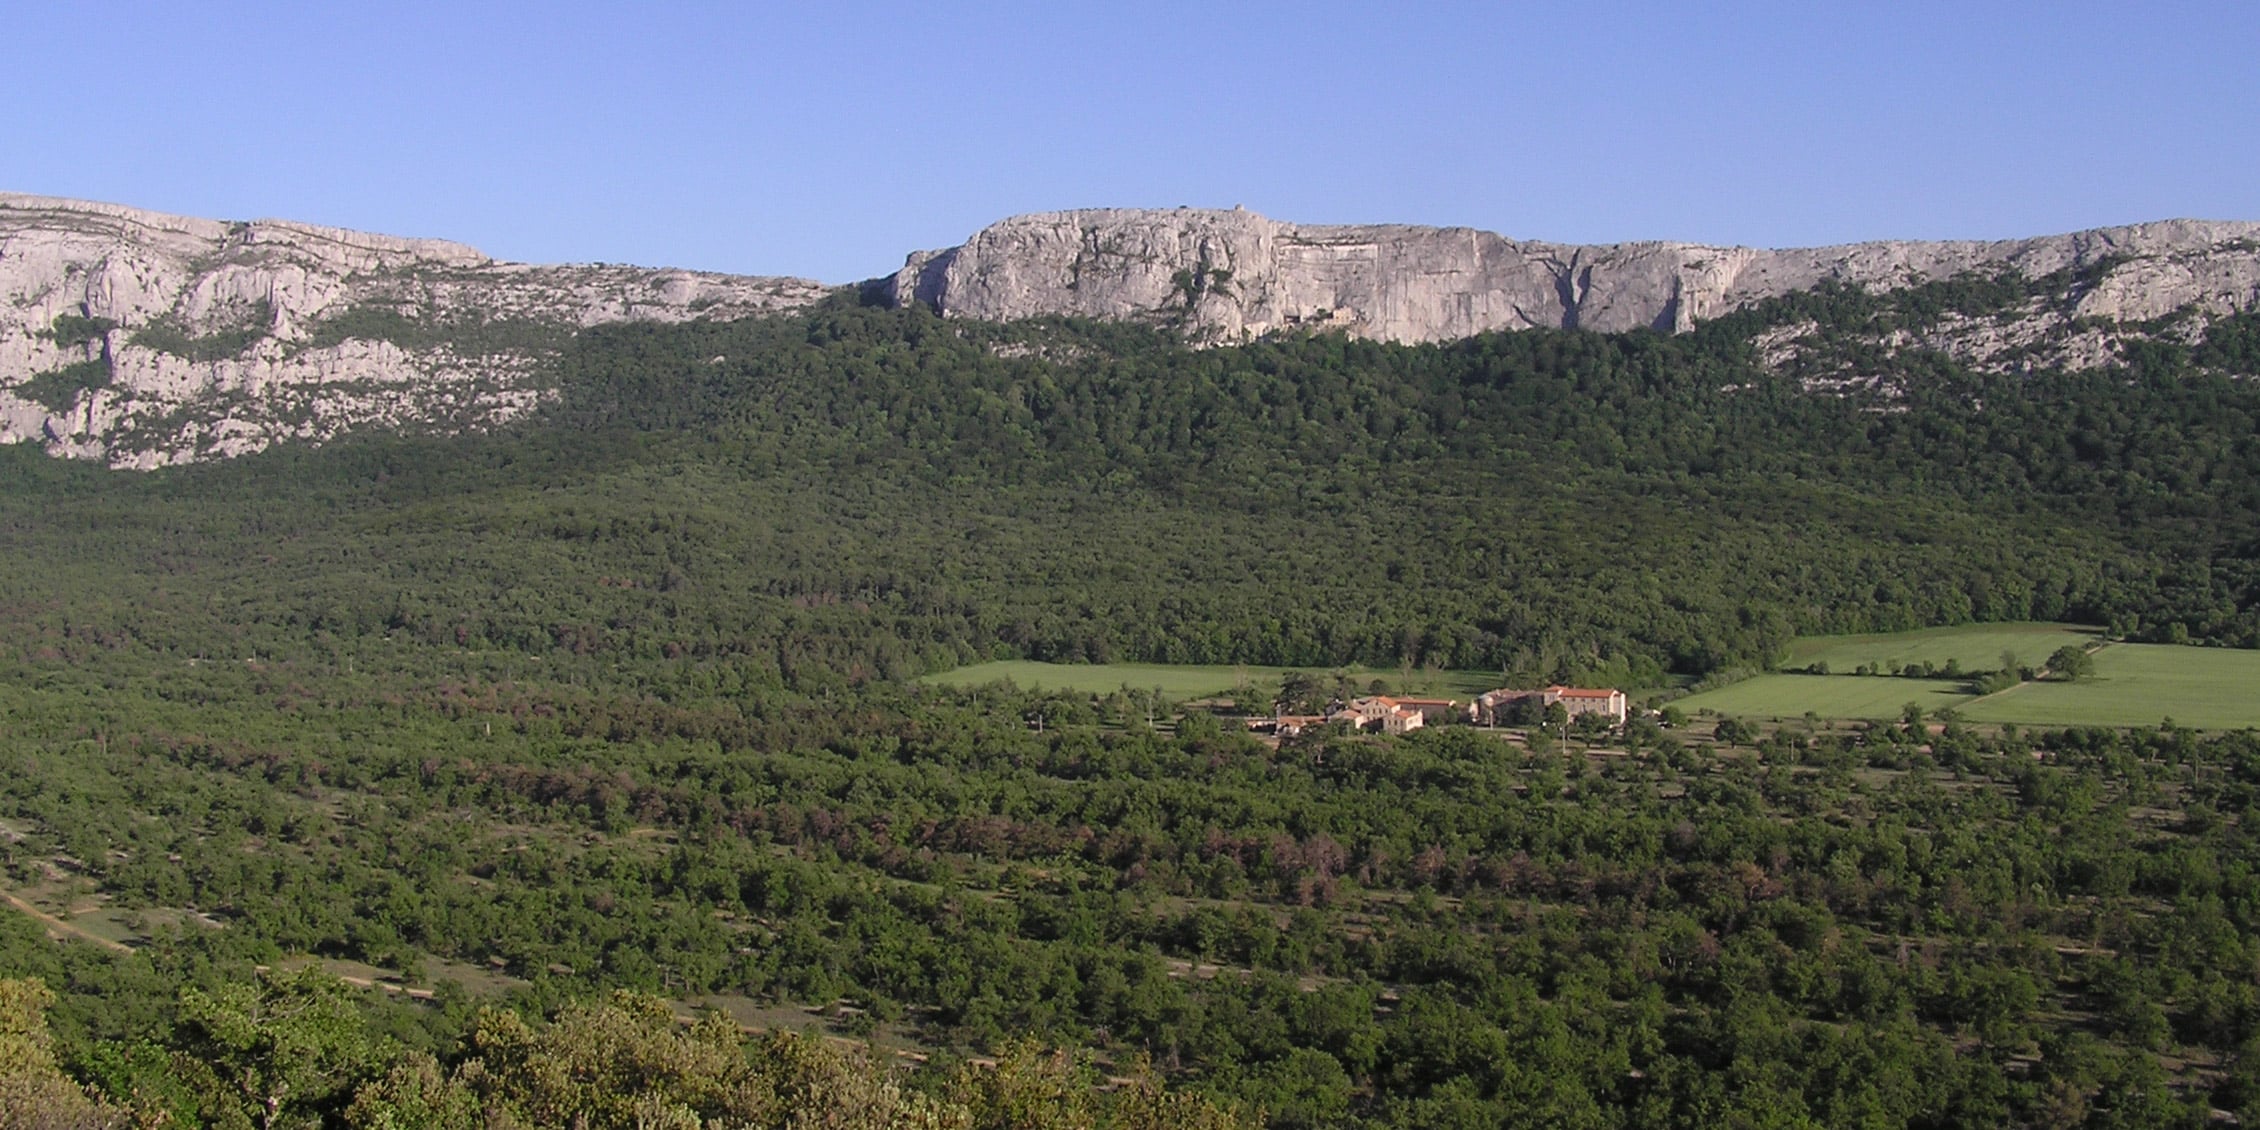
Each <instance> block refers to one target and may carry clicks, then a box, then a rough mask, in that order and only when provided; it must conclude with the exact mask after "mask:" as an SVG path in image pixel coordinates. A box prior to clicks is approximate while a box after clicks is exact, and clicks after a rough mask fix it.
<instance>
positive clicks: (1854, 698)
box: [1672, 664, 1972, 718]
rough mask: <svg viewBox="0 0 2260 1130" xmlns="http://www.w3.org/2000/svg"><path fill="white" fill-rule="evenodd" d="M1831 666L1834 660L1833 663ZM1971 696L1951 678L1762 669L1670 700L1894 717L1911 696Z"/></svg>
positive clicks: (1729, 709) (1790, 713)
mask: <svg viewBox="0 0 2260 1130" xmlns="http://www.w3.org/2000/svg"><path fill="white" fill-rule="evenodd" d="M1832 666H1833V664H1832ZM1971 701H1972V699H1971V697H1970V696H1969V695H1967V694H1964V693H1962V683H1961V682H1959V681H1957V680H1953V679H1894V678H1889V677H1884V676H1878V677H1865V676H1854V675H1760V676H1758V677H1757V678H1754V679H1744V680H1742V681H1741V682H1739V683H1731V684H1728V685H1727V686H1723V687H1720V688H1719V689H1717V690H1715V691H1705V692H1703V693H1702V694H1699V695H1693V696H1690V697H1688V698H1683V699H1680V700H1679V701H1678V702H1675V703H1673V704H1672V705H1674V706H1677V707H1679V708H1680V709H1681V710H1685V711H1687V712H1689V713H1694V712H1696V711H1700V710H1708V711H1710V712H1712V713H1714V714H1733V715H1737V716H1740V717H1757V718H1799V717H1803V716H1804V715H1805V713H1806V712H1808V711H1810V712H1812V713H1814V714H1818V715H1820V716H1821V717H1823V718H1897V717H1899V715H1900V713H1901V712H1902V711H1904V710H1905V709H1906V707H1907V704H1908V703H1910V702H1912V703H1914V704H1916V705H1917V706H1920V707H1922V708H1923V709H1924V710H1925V711H1935V710H1943V709H1945V708H1946V707H1949V706H1951V707H1955V708H1956V709H1960V708H1961V707H1963V706H1966V705H1968V704H1969V703H1970V702H1971Z"/></svg>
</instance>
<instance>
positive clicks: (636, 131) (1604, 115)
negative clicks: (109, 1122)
mask: <svg viewBox="0 0 2260 1130" xmlns="http://www.w3.org/2000/svg"><path fill="white" fill-rule="evenodd" d="M6 23H7V25H8V26H7V31H6V38H7V41H8V51H7V55H8V58H7V61H6V62H5V63H4V64H0V97H4V98H5V100H6V104H7V106H8V109H7V112H6V113H4V114H0V189H7V190H12V191H22V192H36V193H45V194H50V195H59V196H78V197H88V198H93V199H101V200H110V201H116V202H119V203H125V204H133V205H137V206H141V207H147V208H155V209H161V210H165V211H173V212H185V213H190V214H194V215H202V216H212V217H217V218H223V219H248V218H252V217H259V216H280V217H287V218H290V219H300V220H307V221H311V222H316V223H326V224H333V225H337V226H343V227H354V228H362V229H367V230H372V231H381V232H387V233H392V234H398V235H429V236H443V237H447V238H451V239H458V240H462V241H464V242H466V243H470V244H473V245H475V246H477V247H479V248H481V249H482V250H485V251H487V252H488V253H490V254H494V255H498V256H502V257H506V258H512V259H524V260H532V261H540V262H549V261H566V260H573V261H585V260H603V261H613V262H635V263H643V264H652V265H662V264H664V265H676V266H689V267H702V268H708V269H714V270H726V271H736V272H744V273H754V274H799V275H807V276H811V277H815V278H819V279H823V280H825V281H829V282H846V281H851V280H854V279H858V278H864V277H868V276H872V275H877V274H881V273H884V272H887V271H890V270H892V269H893V268H894V267H895V266H896V265H898V264H899V263H900V262H901V258H902V255H903V253H904V252H906V251H910V250H912V249H916V248H922V247H941V246H948V245H951V244H954V243H957V242H960V241H961V240H963V239H964V238H965V237H966V236H967V235H968V234H970V233H971V232H972V231H974V230H975V229H977V228H979V227H980V226H982V225H983V224H986V223H988V222H990V221H992V220H996V219H999V218H1002V217H1004V216H1007V215H1010V214H1013V213H1016V212H1026V211H1037V210H1045V209H1055V208H1072V207H1085V206H1103V205H1141V206H1165V207H1166V206H1173V205H1178V204H1193V205H1203V206H1213V207H1231V206H1232V205H1235V204H1245V205H1246V206H1247V207H1249V208H1251V209H1254V210H1256V211H1259V212H1263V213H1265V214H1268V215H1271V216H1275V217H1278V218H1281V219H1292V220H1301V221H1307V222H1384V221H1386V222H1401V223H1420V224H1467V225H1473V226H1477V227H1483V228H1489V229H1491V230H1494V231H1500V232H1504V233H1506V234H1508V235H1513V236H1519V237H1525V238H1545V239H1556V240H1569V241H1585V242H1598V241H1609V240H1619V239H1640V238H1669V239H1689V240H1699V241H1706V242H1720V243H1747V244H1755V245H1763V246H1789V245H1801V244H1812V243H1830V242H1843V241H1849V240H1857V239H1874V238H1894V237H1903V238H1947V237H1985V238H1999V237H2009V236H2018V235H2035V234H2041V233H2046V232H2056V231H2068V230H2072V229H2076V228H2083V227H2095V226H2100V225H2105V224H2114V223H2125V222H2131V221H2135V220H2144V219H2159V218H2165V217H2170V216H2199V217H2206V218H2216V219H2254V220H2260V3H2255V2H2253V0H2224V2H2216V3H2173V2H2170V0H2169V2H2161V0H2150V2H2144V3H2131V2H2119V3H2086V2H2073V0H2066V2H2060V3H2040V2H2034V3H2006V2H1999V3H1996V2H1988V0H1962V2H1959V3H1930V2H1927V0H1899V2H1886V0H1873V2H1859V3H1853V2H1832V0H1800V2H1794V3H1770V2H1756V0H1753V2H1745V3H1724V2H1721V3H1700V2H1695V0H1681V2H1677V3H1599V2H1589V3H1565V2H1561V0H1556V2H1553V3H1545V4H1523V3H1465V4H1460V3H1426V4H1424V3H1402V4H1391V5H1380V4H1372V5H1362V4H1336V3H1326V2H1320V0H1305V2H1301V3H1294V4H1278V3H1256V2H1248V3H1232V2H1228V0H1224V2H1216V3H1202V4H1189V3H1169V2H1160V0H1145V2H1141V3H1123V4H1082V3H1075V2H1073V0H1050V2H1046V3H1029V4H1018V3H987V4H963V3H950V2H947V0H929V2H926V3H919V4H897V3H889V2H881V0H866V2H863V3H853V4H842V3H832V4H825V3H777V4H764V3H739V4H726V3H674V4H670V3H664V2H653V3H641V4H629V3H618V4H587V3H573V2H571V0H559V2H553V3H513V4H480V3H476V2H470V0H466V2H462V3H425V2H423V0H390V2H386V3H367V2H362V3H352V4H333V3H324V2H321V0H300V2H296V3H272V4H265V3H225V2H211V3H206V2H186V3H184V2H181V0H172V2H169V3H162V4H102V3H91V4H79V3H67V2H62V0H46V2H31V0H26V2H22V3H17V4H11V5H9V11H8V16H7V20H6Z"/></svg>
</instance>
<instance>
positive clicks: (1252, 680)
mask: <svg viewBox="0 0 2260 1130" xmlns="http://www.w3.org/2000/svg"><path fill="white" fill-rule="evenodd" d="M1290 670H1301V671H1307V672H1309V673H1310V674H1313V675H1317V676H1320V677H1321V678H1323V677H1326V676H1328V675H1330V674H1332V671H1330V670H1323V669H1318V668H1308V667H1304V668H1288V667H1233V666H1216V667H1194V666H1175V665H1171V664H1165V663H1038V662H1035V661H1033V660H1025V659H1003V660H998V661H996V662H994V663H976V664H974V665H973V666H971V667H959V668H956V669H954V670H950V671H944V672H941V673H940V674H936V675H928V676H926V677H925V678H924V679H923V680H921V681H922V682H928V683H940V684H943V685H946V686H960V687H971V686H980V685H981V684H983V683H994V682H998V681H1000V680H1009V681H1011V682H1012V683H1013V685H1015V686H1019V687H1026V688H1031V689H1038V688H1040V689H1045V690H1067V691H1089V692H1092V693H1094V694H1106V693H1108V692H1110V691H1118V690H1121V689H1122V688H1124V687H1129V688H1131V689H1133V690H1141V691H1150V690H1153V689H1155V688H1157V687H1158V688H1160V690H1161V693H1162V694H1163V695H1164V696H1165V697H1168V698H1176V699H1186V698H1203V697H1206V696H1209V695H1222V694H1230V693H1232V692H1233V691H1234V690H1236V689H1237V688H1239V687H1240V686H1242V685H1243V684H1244V685H1246V686H1249V687H1252V688H1254V689H1255V690H1257V691H1258V692H1261V693H1263V694H1266V695H1269V694H1273V693H1276V692H1277V691H1278V690H1279V677H1280V676H1281V675H1284V674H1286V673H1287V672H1288V671H1290ZM1347 674H1348V675H1349V676H1350V679H1351V680H1352V681H1353V682H1355V683H1356V684H1357V685H1358V687H1359V689H1361V690H1362V689H1364V688H1365V687H1366V686H1367V685H1368V684H1370V683H1371V682H1372V681H1373V680H1375V679H1380V680H1381V681H1382V682H1384V683H1387V684H1388V685H1389V688H1390V689H1391V690H1392V691H1397V692H1400V693H1409V694H1427V693H1434V694H1439V695H1448V696H1451V697H1454V698H1472V697H1473V696H1475V695H1478V694H1481V693H1483V692H1484V691H1487V690H1492V689H1494V688H1496V687H1498V686H1499V674H1498V672H1496V671H1491V672H1484V671H1414V672H1413V673H1412V677H1411V679H1410V680H1407V679H1406V678H1404V676H1403V673H1402V672H1399V671H1394V670H1389V671H1381V670H1372V669H1368V668H1349V669H1347Z"/></svg>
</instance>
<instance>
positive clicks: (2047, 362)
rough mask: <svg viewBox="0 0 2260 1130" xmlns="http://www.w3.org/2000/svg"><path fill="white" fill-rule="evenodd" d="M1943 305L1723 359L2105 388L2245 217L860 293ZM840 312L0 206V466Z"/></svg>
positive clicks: (499, 380)
mask: <svg viewBox="0 0 2260 1130" xmlns="http://www.w3.org/2000/svg"><path fill="white" fill-rule="evenodd" d="M1947 282H1952V283H1957V284H1969V285H1964V286H1963V289H1962V292H1961V293H1964V296H1965V297H1966V298H1969V297H1973V296H1974V297H1975V298H1976V299H1982V302H1983V304H1984V306H1985V309H1984V310H1982V311H1974V310H1973V309H1972V308H1971V307H1969V305H1968V303H1967V302H1961V303H1960V304H1959V305H1949V306H1948V307H1942V308H1940V309H1938V310H1934V311H1913V312H1912V313H1913V315H1914V316H1911V317H1900V318H1898V319H1896V320H1894V321H1893V322H1892V323H1891V324H1890V325H1876V326H1868V327H1865V328H1864V329H1861V330H1859V331H1857V332H1849V333H1848V332H1845V331H1842V330H1841V329H1831V330H1829V331H1828V332H1825V333H1824V332H1823V327H1822V325H1821V324H1820V323H1819V322H1805V321H1793V322H1788V323H1782V324H1770V325H1768V326H1766V327H1763V329H1762V331H1760V332H1762V333H1763V337H1762V338H1761V337H1758V336H1756V335H1755V334H1754V335H1753V336H1752V337H1751V338H1750V340H1751V341H1752V342H1753V343H1754V344H1756V345H1757V346H1758V347H1759V348H1760V352H1761V355H1762V357H1763V359H1764V361H1765V364H1766V367H1767V368H1768V369H1769V371H1774V372H1781V373H1793V374H1796V375H1797V376H1798V378H1799V379H1800V380H1802V381H1804V382H1805V384H1806V385H1807V387H1808V390H1809V391H1819V392H1827V393H1840V392H1842V391H1844V390H1846V389H1866V390H1869V391H1873V390H1875V389H1878V388H1882V387H1884V386H1885V385H1887V384H1889V379H1888V374H1886V373H1884V372H1883V371H1882V370H1880V369H1878V368H1877V367H1876V366H1875V365H1873V364H1870V363H1869V362H1868V361H1866V360H1863V358H1873V357H1877V356H1886V355H1888V356H1897V355H1900V354H1903V353H1920V354H1926V355H1936V356H1942V357H1945V358H1948V359H1950V360H1952V361H1954V362H1956V363H1958V364H1963V365H1966V366H1970V367H1973V368H1976V369H1979V370H1984V371H1989V372H2022V371H2028V370H2036V369H2061V370H2067V371H2085V370H2095V369H2104V368H2109V367H2111V366H2114V365H2123V364H2127V363H2129V362H2130V361H2132V360H2134V359H2136V357H2137V355H2138V354H2141V353H2142V352H2143V351H2145V350H2149V349H2151V348H2153V347H2154V346H2163V347H2166V348H2186V347H2191V346H2194V345H2196V344H2198V343H2199V342H2201V341H2202V340H2204V339H2205V337H2206V334H2207V332H2208V327H2210V326H2211V325H2212V324H2213V323H2214V322H2215V321H2217V320H2219V319H2221V318H2224V317H2230V316H2233V315H2237V314H2240V313H2244V312H2249V311H2251V310H2253V309H2255V307H2256V306H2260V224H2250V223H2226V222H2202V221H2188V220H2177V221H2167V222H2162V223H2154V224H2141V225H2135V226H2132V227H2123V228H2110V229H2101V230H2097V231H2090V232H2081V233H2076V234H2072V235H2063V236H2047V237H2041V238H2035V239H2025V240H2014V241H2006V242H1998V243H1966V242H1965V243H1909V242H1881V243H1864V244H1855V245H1848V246H1844V247H1836V248H1820V249H1808V250H1797V251H1758V250H1752V249H1748V248H1718V247H1704V246H1700V245H1695V244H1682V243H1626V244H1616V245H1609V246H1598V247H1584V246H1574V245H1568V244H1555V243H1544V242H1534V241H1518V240H1513V239H1508V238H1505V237H1502V236H1498V235H1494V234H1491V233H1488V232H1480V231H1474V230H1471V229H1465V228H1421V227H1409V226H1390V225H1375V226H1331V227H1322V226H1304V225H1295V224H1288V223H1281V222H1277V221H1273V220H1269V219H1266V218H1264V217H1262V216H1258V215H1255V214H1253V213H1248V212H1244V211H1237V210H1235V211H1228V212H1227V211H1207V210H1196V209H1174V210H1143V211H1141V210H1123V209H1113V210H1090V211H1077V212H1056V213H1044V214H1039V215H1031V216H1021V217H1016V218H1013V219H1009V220H1006V221H1003V222H1001V223H998V224H996V225H993V226H991V227H989V228H986V229H984V230H983V231H981V232H979V233H977V234H976V235H975V236H974V237H973V238H972V239H971V240H969V241H968V242H967V243H966V244H964V245H963V246H961V247H956V248H951V249H948V250H944V251H938V252H920V253H917V254H914V255H911V256H910V257H909V259H908V261H907V264H906V266H905V267H904V268H903V269H902V270H901V271H899V272H897V273H896V274H894V275H892V276H888V277H884V278H880V279H876V280H873V281H871V282H869V283H866V284H864V286H863V287H862V288H861V292H860V293H861V295H862V297H863V300H864V301H867V302H871V303H876V304H883V305H894V306H906V305H919V306H924V307H926V308H929V309H931V310H934V311H937V312H939V313H941V314H942V315H943V316H944V317H946V318H951V319H967V320H980V321H1016V320H1021V319H1029V318H1040V317H1047V316H1060V315H1065V316H1074V317H1083V318H1092V319H1098V320H1103V321H1116V322H1129V323H1135V324H1140V325H1146V326H1152V327H1156V328H1160V329H1163V330H1166V331H1168V332H1170V333H1172V334H1175V335H1177V336H1180V337H1182V338H1184V339H1185V340H1187V341H1188V342H1190V343H1192V344H1196V345H1217V344H1226V343H1235V342H1242V341H1247V340H1251V339H1256V338H1262V337H1270V336H1282V335H1285V336H1295V335H1304V334H1312V333H1317V334H1331V333H1340V334H1344V335H1346V336H1349V337H1352V338H1371V339H1377V340H1384V341H1395V342H1407V343H1418V342H1432V341H1444V340H1453V339H1459V338H1465V337H1469V336H1472V335H1475V334H1479V333H1485V332H1491V331H1497V330H1519V329H1528V328H1549V329H1584V330H1598V331H1623V330H1632V329H1653V330H1658V331H1664V332H1684V331H1687V330H1689V329H1691V328H1693V327H1695V326H1697V325H1699V324H1703V323H1706V322H1711V321H1715V320H1717V319H1719V318H1722V317H1724V316H1726V315H1729V314H1731V313H1733V312H1735V311H1738V310H1743V309H1747V308H1749V307H1750V306H1752V305H1753V304H1756V303H1759V302H1763V301H1765V300H1768V299H1772V298H1778V297H1782V296H1785V295H1793V294H1799V293H1810V292H1813V291H1816V290H1826V289H1829V288H1838V289H1845V288H1850V289H1858V290H1865V291H1869V292H1886V291H1902V290H1908V289H1910V288H1920V287H1923V286H1926V285H1933V286H1934V285H1935V284H1940V283H1947ZM1972 285H1974V286H1976V289H1975V290H1972V289H1971V286H1972ZM2004 288H2005V289H2004ZM841 293H844V291H843V288H836V287H829V286H826V285H824V284H821V283H817V282H812V281H809V280H805V279H790V278H766V277H740V276H730V275H718V274H709V273H700V272H691V271H682V270H672V269H658V268H641V267H626V266H614V265H605V264H593V265H591V264H583V265H568V266H530V265H526V264H514V263H500V262H496V261H494V260H491V259H489V258H487V257H486V256H484V255H482V254H480V253H479V252H477V251H475V250H473V249H471V248H469V247H465V246H463V245H461V244H455V243H448V242H444V241H439V240H414V239H397V238H393V237H389V236H378V235H367V234H362V233H357V232H347V231H341V230H337V229H333V228H323V227H316V226H311V225H307V224H299V223H291V222H286V221H276V220H260V221H253V222H249V223H226V222H220V221H213V220H199V219H191V218H185V217H179V216H167V215H162V214H159V213H153V212H145V211H139V210H136V209H131V208H124V207H119V206H115V205H108V204H95V203H88V202H83V201H72V200H58V199H53V198H47V197H37V196H22V195H14V194H0V299H5V301H4V302H0V442H17V443H20V442H32V443H37V444H39V445H40V446H41V447H42V448H43V449H44V450H46V451H47V452H49V453H50V454H54V455H60V456H66V457H72V458H80V459H93V460H98V461H101V462H104V463H107V464H109V465H111V466H115V467H122V468H135V469H148V468H152V467H157V466H163V465H168V464H174V463H181V462H192V461H199V460H206V459H213V458H224V457H228V456H234V455H240V454H244V453H246V452H251V451H257V450H262V449H264V448H267V447H269V446H272V445H274V444H277V443H289V442H322V441H327V440H331V439H334V438H336V437H338V436H341V435H345V434H347V433H351V432H357V431H370V430H378V431H386V432H399V433H411V434H421V433H430V434H456V433H463V432H480V431H486V430H491V429H493V428H495V427H497V426H500V425H502V424H504V423H506V422H508V421H511V420H516V419H521V418H524V417H525V416H526V415H527V414H528V413H529V412H531V411H533V410H534V409H535V408H536V407H537V406H539V405H541V404H544V403H548V402H550V401H552V400H553V399H554V398H555V396H556V395H557V393H558V390H559V386H558V384H557V381H556V378H555V375H554V368H555V366H554V364H553V363H554V362H555V360H556V358H557V357H558V356H559V355H560V352H559V351H560V350H561V349H562V348H563V345H564V343H565V342H566V341H567V340H569V339H570V338H571V337H572V336H573V335H574V334H575V333H577V332H579V331H580V330H582V329H584V328H586V327H589V326H593V325H599V324H604V323H615V322H641V321H650V322H680V321H689V320H707V321H729V320H732V319H738V318H744V317H748V316H757V315H764V314H771V313H778V312H783V311H790V310H798V309H805V308H807V307H809V306H811V305H812V304H814V303H817V302H819V301H822V300H824V299H825V298H826V297H827V296H832V295H837V294H841ZM2004 296H2007V297H2006V298H2005V297H2004ZM1853 346H1857V347H1858V348H1857V349H1856V350H1855V349H1851V347H1853ZM1848 350H1850V352H1848ZM2238 375H2249V373H2248V372H2247V373H2244V374H2238ZM1879 382H1880V383H1879Z"/></svg>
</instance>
